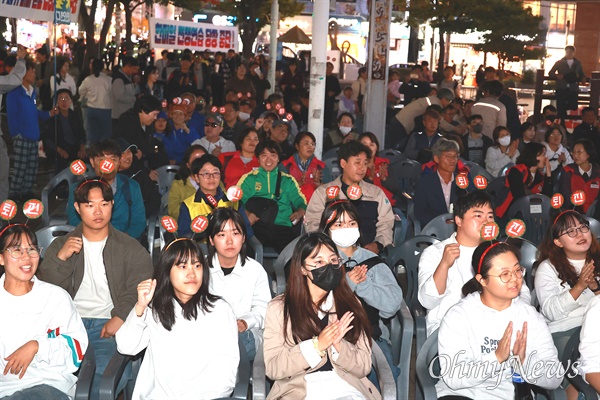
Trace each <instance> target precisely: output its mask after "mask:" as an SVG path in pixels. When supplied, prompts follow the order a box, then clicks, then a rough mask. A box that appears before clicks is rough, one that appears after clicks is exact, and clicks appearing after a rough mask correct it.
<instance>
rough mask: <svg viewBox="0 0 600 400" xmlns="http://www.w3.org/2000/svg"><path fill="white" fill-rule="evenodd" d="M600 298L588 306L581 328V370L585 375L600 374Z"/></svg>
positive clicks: (596, 298)
mask: <svg viewBox="0 0 600 400" xmlns="http://www.w3.org/2000/svg"><path fill="white" fill-rule="evenodd" d="M599 331H600V296H596V297H594V298H593V299H592V300H591V301H590V302H589V303H588V305H587V307H586V310H585V316H584V317H583V325H582V326H581V336H580V337H581V342H580V343H579V353H581V357H580V358H579V362H580V365H579V370H580V371H581V375H583V377H584V378H585V374H588V373H592V372H600V334H598V332H599Z"/></svg>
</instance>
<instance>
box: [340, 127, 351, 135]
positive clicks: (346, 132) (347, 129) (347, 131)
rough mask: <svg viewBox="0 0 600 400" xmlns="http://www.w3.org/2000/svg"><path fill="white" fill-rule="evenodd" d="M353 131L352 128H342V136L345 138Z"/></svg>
mask: <svg viewBox="0 0 600 400" xmlns="http://www.w3.org/2000/svg"><path fill="white" fill-rule="evenodd" d="M351 130H352V127H350V126H340V132H342V135H344V136H346V135H347V134H349V133H350V131H351Z"/></svg>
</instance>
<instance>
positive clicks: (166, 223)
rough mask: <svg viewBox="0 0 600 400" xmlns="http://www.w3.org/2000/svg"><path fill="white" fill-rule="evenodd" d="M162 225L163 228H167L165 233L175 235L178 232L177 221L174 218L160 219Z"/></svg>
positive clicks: (165, 217) (166, 216)
mask: <svg viewBox="0 0 600 400" xmlns="http://www.w3.org/2000/svg"><path fill="white" fill-rule="evenodd" d="M160 224H161V225H162V227H163V228H165V231H167V232H171V233H173V232H176V231H177V221H175V219H174V218H173V217H169V216H168V215H165V216H164V217H162V218H161V219H160Z"/></svg>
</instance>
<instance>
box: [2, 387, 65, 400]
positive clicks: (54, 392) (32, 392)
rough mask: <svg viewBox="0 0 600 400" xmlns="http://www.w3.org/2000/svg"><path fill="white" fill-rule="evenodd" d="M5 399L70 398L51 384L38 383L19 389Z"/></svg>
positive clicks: (41, 399) (46, 399)
mask: <svg viewBox="0 0 600 400" xmlns="http://www.w3.org/2000/svg"><path fill="white" fill-rule="evenodd" d="M2 399H3V400H69V396H67V395H66V393H63V392H61V391H60V390H58V389H56V388H55V387H52V386H50V385H36V386H34V387H30V388H27V389H23V390H19V391H18V392H15V393H13V394H11V395H10V396H7V397H3V398H2Z"/></svg>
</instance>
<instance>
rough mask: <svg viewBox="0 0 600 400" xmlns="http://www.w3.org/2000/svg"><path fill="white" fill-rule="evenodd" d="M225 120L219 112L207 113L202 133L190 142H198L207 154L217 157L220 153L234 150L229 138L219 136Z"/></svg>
mask: <svg viewBox="0 0 600 400" xmlns="http://www.w3.org/2000/svg"><path fill="white" fill-rule="evenodd" d="M224 123H225V121H224V120H223V117H222V116H221V114H217V113H213V112H211V113H208V114H206V121H205V122H204V134H205V136H204V137H203V138H201V139H198V140H195V141H194V143H192V144H199V145H201V146H202V147H204V148H205V149H206V151H207V152H208V153H209V154H212V155H214V156H215V157H218V156H219V154H221V153H227V152H230V151H235V150H236V149H235V144H233V142H232V141H231V140H227V139H225V138H223V137H221V132H223V124H224Z"/></svg>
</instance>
